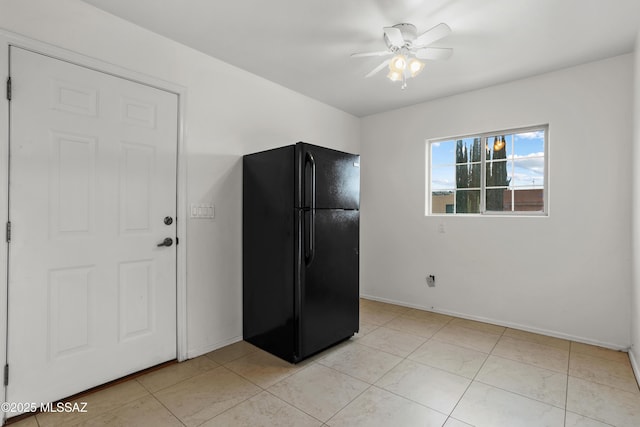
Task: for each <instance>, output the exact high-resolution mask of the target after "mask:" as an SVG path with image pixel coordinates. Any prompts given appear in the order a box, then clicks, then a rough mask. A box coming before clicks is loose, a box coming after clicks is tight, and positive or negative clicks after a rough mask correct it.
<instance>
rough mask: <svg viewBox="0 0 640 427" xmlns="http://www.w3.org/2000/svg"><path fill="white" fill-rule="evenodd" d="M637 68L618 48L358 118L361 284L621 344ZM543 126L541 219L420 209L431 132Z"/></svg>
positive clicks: (471, 313) (380, 292)
mask: <svg viewBox="0 0 640 427" xmlns="http://www.w3.org/2000/svg"><path fill="white" fill-rule="evenodd" d="M632 70H633V56H632V55H626V56H621V57H616V58H612V59H609V60H605V61H600V62H595V63H590V64H587V65H583V66H579V67H575V68H570V69H565V70H562V71H558V72H554V73H550V74H544V75H540V76H537V77H533V78H528V79H524V80H519V81H515V82H512V83H507V84H503V85H499V86H494V87H490V88H486V89H483V90H478V91H474V92H468V93H465V94H462V95H459V96H453V97H448V98H444V99H440V100H437V101H433V102H428V103H424V104H420V105H416V106H412V107H409V108H404V109H401V110H396V111H392V112H388V113H383V114H377V115H373V116H369V117H366V118H364V119H363V121H362V151H361V154H362V181H363V182H362V189H363V191H362V219H361V224H362V226H361V236H362V238H361V245H362V250H361V253H362V258H361V269H362V275H361V287H362V293H363V294H365V295H369V296H372V297H374V298H378V299H382V300H387V301H395V302H399V303H402V304H407V305H411V306H416V307H423V308H427V309H434V310H437V311H443V312H449V313H456V314H459V315H462V316H464V317H469V318H476V319H485V320H488V321H492V322H495V323H498V324H503V325H512V326H517V327H521V328H524V329H528V330H533V331H541V332H544V333H548V334H551V335H556V336H562V337H567V338H573V339H576V340H580V341H584V342H591V343H598V344H601V345H605V346H609V347H615V348H627V347H628V346H629V345H630V322H631V315H630V303H629V300H630V296H631V237H630V227H631V218H632V215H631V207H632V206H631V200H630V197H629V195H630V194H631V178H632V173H631V161H630V152H631V148H632V117H631V111H632V87H633V86H632ZM423 78H428V76H426V77H423ZM407 90H410V89H407ZM545 123H548V124H549V165H550V166H549V171H550V172H549V186H550V187H549V188H550V193H549V212H550V214H549V216H548V217H519V218H512V217H507V218H505V217H425V216H424V202H425V195H424V192H425V140H426V139H428V138H441V137H448V136H456V135H465V134H472V133H474V132H487V131H494V130H500V129H509V128H514V127H521V126H528V125H537V124H545ZM440 224H443V225H444V227H445V230H446V232H445V233H444V234H440V233H438V226H439V225H440ZM428 274H434V275H435V276H436V287H435V288H428V287H427V286H426V283H425V276H426V275H428Z"/></svg>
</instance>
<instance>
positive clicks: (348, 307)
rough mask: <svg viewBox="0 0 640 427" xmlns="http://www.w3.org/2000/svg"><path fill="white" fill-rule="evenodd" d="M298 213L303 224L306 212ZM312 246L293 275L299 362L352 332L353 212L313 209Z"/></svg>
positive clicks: (355, 303) (355, 278) (355, 277)
mask: <svg viewBox="0 0 640 427" xmlns="http://www.w3.org/2000/svg"><path fill="white" fill-rule="evenodd" d="M298 212H299V215H302V216H303V218H302V221H301V222H303V223H309V221H310V219H311V212H310V211H308V210H306V211H305V210H298ZM302 228H303V230H304V229H305V228H308V227H304V226H303V227H302ZM301 231H302V230H301ZM303 240H304V239H303ZM313 246H314V247H313V248H312V252H313V257H311V259H308V260H307V262H304V261H303V262H301V263H300V271H299V275H300V277H299V283H298V293H299V304H300V306H299V311H298V312H299V319H300V323H299V330H298V345H299V349H300V350H299V357H300V358H301V359H302V358H305V357H308V356H310V355H312V354H314V353H316V352H318V351H320V350H323V349H325V348H327V347H329V346H331V345H333V344H335V343H337V342H339V341H342V340H344V339H346V338H349V337H351V336H352V335H353V334H354V333H355V332H357V331H358V325H359V313H358V309H359V300H358V298H359V263H358V259H359V254H358V252H359V211H354V210H316V211H315V239H314V241H313Z"/></svg>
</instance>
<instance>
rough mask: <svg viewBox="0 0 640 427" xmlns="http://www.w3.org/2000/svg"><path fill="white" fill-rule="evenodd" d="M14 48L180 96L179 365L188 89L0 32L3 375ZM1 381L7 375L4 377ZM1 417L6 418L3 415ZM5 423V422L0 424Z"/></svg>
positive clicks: (183, 330)
mask: <svg viewBox="0 0 640 427" xmlns="http://www.w3.org/2000/svg"><path fill="white" fill-rule="evenodd" d="M9 46H16V47H21V48H24V49H27V50H30V51H33V52H36V53H40V54H43V55H46V56H49V57H52V58H55V59H59V60H63V61H67V62H71V63H74V64H76V65H80V66H83V67H86V68H90V69H93V70H96V71H100V72H103V73H107V74H111V75H114V76H117V77H122V78H125V79H127V80H131V81H134V82H137V83H142V84H145V85H147V86H152V87H155V88H157V89H161V90H164V91H167V92H171V93H175V94H176V95H177V96H178V135H177V144H178V158H177V162H178V164H177V181H178V182H177V184H178V185H177V200H176V209H177V219H178V221H177V236H178V238H179V239H180V243H179V245H178V246H177V247H176V251H177V260H176V261H177V265H176V267H177V270H176V271H177V273H176V287H177V289H176V304H177V306H176V327H177V337H176V347H177V358H178V360H179V361H182V360H185V359H186V358H187V298H186V295H187V293H186V284H187V272H186V265H187V263H186V259H187V250H186V249H187V225H186V224H187V218H188V217H187V213H188V210H187V201H186V196H187V191H186V189H187V186H186V181H187V179H186V178H187V170H186V166H187V164H186V156H185V149H184V129H185V115H184V111H185V99H186V94H187V89H186V88H185V87H184V86H180V85H178V84H175V83H172V82H167V81H164V80H161V79H158V78H155V77H152V76H148V75H146V74H143V73H138V72H136V71H132V70H127V69H125V68H122V67H119V66H117V65H114V64H110V63H107V62H104V61H101V60H99V59H95V58H91V57H87V56H84V55H81V54H78V53H75V52H72V51H69V50H66V49H63V48H60V47H56V46H53V45H50V44H47V43H44V42H41V41H38V40H33V39H30V38H27V37H24V36H21V35H18V34H15V33H11V32H8V31H4V30H1V29H0V373H2V369H1V368H3V367H4V366H5V365H6V362H7V348H6V346H7V291H8V282H7V278H8V276H7V266H8V264H7V244H6V240H5V235H4V234H5V232H4V227H2V225H4V224H6V222H7V221H8V214H9V206H8V202H9V198H8V189H9V182H8V178H9V174H8V167H9V102H8V101H7V98H6V96H5V83H6V80H7V77H8V75H9ZM0 378H2V375H0ZM0 397H1V398H2V402H5V401H6V387H5V386H4V385H2V395H1V396H0ZM0 416H1V415H0ZM1 422H2V419H0V423H1Z"/></svg>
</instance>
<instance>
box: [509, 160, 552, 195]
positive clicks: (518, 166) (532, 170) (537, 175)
mask: <svg viewBox="0 0 640 427" xmlns="http://www.w3.org/2000/svg"><path fill="white" fill-rule="evenodd" d="M511 186H512V187H514V188H522V187H526V188H544V157H537V156H528V157H520V158H516V160H514V161H513V179H512V182H511Z"/></svg>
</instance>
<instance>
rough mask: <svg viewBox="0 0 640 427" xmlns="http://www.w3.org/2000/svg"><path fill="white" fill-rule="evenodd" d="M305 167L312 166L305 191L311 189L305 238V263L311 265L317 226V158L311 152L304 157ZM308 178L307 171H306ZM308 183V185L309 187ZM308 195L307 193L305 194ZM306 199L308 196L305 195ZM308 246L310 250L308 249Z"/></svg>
mask: <svg viewBox="0 0 640 427" xmlns="http://www.w3.org/2000/svg"><path fill="white" fill-rule="evenodd" d="M304 163H305V169H306V166H307V165H309V166H310V167H311V177H310V182H309V183H307V182H305V187H304V189H305V191H307V189H308V190H309V196H310V200H309V224H308V227H309V232H308V235H307V236H306V237H307V238H306V239H305V244H306V245H307V246H305V256H304V260H305V264H306V265H307V266H309V265H310V264H311V262H313V257H314V256H315V228H316V160H315V159H314V158H313V154H311V153H310V152H308V151H307V152H306V153H305V157H304ZM305 178H306V173H305ZM307 185H308V187H307ZM305 196H306V195H305ZM305 199H306V197H305ZM307 247H308V250H307V249H306V248H307Z"/></svg>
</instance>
